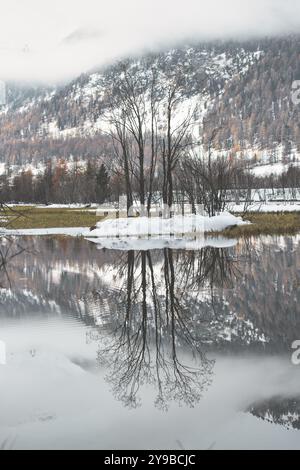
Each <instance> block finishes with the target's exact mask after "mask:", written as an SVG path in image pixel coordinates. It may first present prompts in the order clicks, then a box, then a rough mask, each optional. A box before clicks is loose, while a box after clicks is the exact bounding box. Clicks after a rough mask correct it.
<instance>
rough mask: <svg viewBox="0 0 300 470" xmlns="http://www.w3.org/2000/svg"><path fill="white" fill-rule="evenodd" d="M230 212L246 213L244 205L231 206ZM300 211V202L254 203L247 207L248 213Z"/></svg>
mask: <svg viewBox="0 0 300 470" xmlns="http://www.w3.org/2000/svg"><path fill="white" fill-rule="evenodd" d="M229 208H230V210H231V211H232V212H236V213H240V214H241V213H244V212H245V206H244V204H232V205H231V204H230V207H229ZM299 211H300V202H299V203H295V204H289V203H286V204H283V203H267V204H263V203H258V202H256V203H254V204H251V206H250V207H247V212H261V213H268V212H299Z"/></svg>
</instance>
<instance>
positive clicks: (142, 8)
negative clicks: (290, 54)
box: [0, 0, 300, 83]
mask: <svg viewBox="0 0 300 470" xmlns="http://www.w3.org/2000/svg"><path fill="white" fill-rule="evenodd" d="M1 18H2V22H1V29H0V61H1V62H0V63H1V67H0V79H2V80H20V81H24V80H25V81H35V82H37V81H43V82H47V83H51V82H52V83H53V82H59V81H62V80H67V79H70V78H72V77H75V76H77V75H78V74H80V73H82V72H85V71H88V70H90V69H91V68H94V67H97V66H101V65H103V64H106V63H109V62H111V61H113V60H114V59H116V58H118V57H122V56H124V55H130V54H138V53H140V52H143V51H145V50H158V49H159V48H162V47H167V46H171V45H175V44H178V43H180V42H182V41H192V40H211V39H226V38H240V39H244V38H249V37H255V36H270V35H278V34H285V33H297V32H300V4H299V0H251V1H241V0H209V1H207V0H184V1H176V0H151V1H150V0H110V1H109V2H107V1H104V0H84V1H83V0H51V1H50V0H47V1H44V2H41V1H40V0H10V2H7V3H6V5H2V6H1Z"/></svg>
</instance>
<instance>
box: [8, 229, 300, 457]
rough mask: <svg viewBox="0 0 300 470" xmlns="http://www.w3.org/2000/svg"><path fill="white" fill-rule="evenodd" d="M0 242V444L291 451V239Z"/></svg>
mask: <svg viewBox="0 0 300 470" xmlns="http://www.w3.org/2000/svg"><path fill="white" fill-rule="evenodd" d="M0 244H1V259H0V265H1V271H0V340H1V341H3V342H5V344H6V365H1V366H0V383H1V400H0V447H1V446H2V447H5V448H18V449H20V448H21V449H23V448H27V449H28V448H34V449H38V448H42V449H45V448H50V449H53V448H92V449H96V448H106V449H126V448H131V449H132V448H156V449H162V448H170V449H180V448H182V447H183V448H185V449H189V448H194V449H207V448H215V449H218V448H233V449H238V448H300V366H296V365H293V364H292V361H291V356H292V353H293V350H292V348H291V345H292V343H293V342H294V341H295V340H297V339H299V340H300V237H278V238H270V237H269V238H268V237H264V238H261V239H253V240H252V241H249V242H239V243H238V244H237V245H236V246H235V247H231V248H222V249H217V248H205V249H202V250H199V251H179V250H171V249H165V250H152V251H129V252H125V251H114V250H105V249H97V246H96V245H95V244H93V243H90V242H88V241H85V240H81V239H72V238H70V239H68V238H42V237H36V238H34V237H32V238H18V239H14V240H2V241H1V242H0ZM1 260H2V261H1Z"/></svg>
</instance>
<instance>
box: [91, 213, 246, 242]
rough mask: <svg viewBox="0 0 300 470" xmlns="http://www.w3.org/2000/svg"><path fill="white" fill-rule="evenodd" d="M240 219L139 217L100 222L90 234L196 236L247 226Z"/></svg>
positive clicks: (111, 235) (195, 216)
mask: <svg viewBox="0 0 300 470" xmlns="http://www.w3.org/2000/svg"><path fill="white" fill-rule="evenodd" d="M248 223H249V222H244V221H243V220H242V219H241V218H240V217H235V216H234V215H231V214H229V213H228V212H224V213H222V214H220V215H217V216H215V217H205V216H202V215H185V216H179V215H176V216H174V217H173V218H171V219H162V218H160V217H153V218H148V217H137V218H121V219H110V220H105V221H103V222H98V224H97V228H96V229H95V230H92V231H91V232H90V234H89V236H90V237H91V236H92V237H97V238H101V237H122V236H123V237H126V236H140V237H142V236H147V235H151V236H152V235H156V236H159V235H162V236H164V235H167V236H168V235H170V234H172V235H176V234H195V233H205V232H212V231H215V232H217V231H222V230H224V229H226V228H228V227H232V226H235V225H245V224H248Z"/></svg>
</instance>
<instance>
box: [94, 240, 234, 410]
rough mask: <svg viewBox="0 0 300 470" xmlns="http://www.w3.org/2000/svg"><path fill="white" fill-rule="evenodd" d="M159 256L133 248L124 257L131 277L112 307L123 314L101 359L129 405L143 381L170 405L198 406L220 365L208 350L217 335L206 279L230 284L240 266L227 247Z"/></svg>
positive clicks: (105, 339) (122, 267)
mask: <svg viewBox="0 0 300 470" xmlns="http://www.w3.org/2000/svg"><path fill="white" fill-rule="evenodd" d="M157 256H158V254H157V253H156V254H155V253H154V254H153V252H150V251H142V252H134V251H129V252H128V253H127V254H126V259H124V258H123V259H122V260H121V261H120V266H119V269H120V272H122V276H124V285H123V286H122V288H121V289H120V292H119V293H118V295H119V299H118V301H117V309H116V312H111V313H112V315H114V316H116V317H117V320H116V322H115V323H114V327H113V329H112V331H111V332H110V334H109V335H104V336H103V337H102V338H101V347H100V349H99V352H98V359H99V363H100V364H101V365H102V366H104V367H106V368H108V370H109V372H108V375H107V381H108V382H109V383H110V384H111V387H112V391H113V393H114V395H115V396H116V398H117V399H118V400H121V401H122V402H123V403H124V404H125V405H126V406H128V407H133V408H135V407H137V406H138V405H139V404H140V399H139V390H140V387H141V386H143V385H147V384H151V385H153V386H154V387H155V389H156V399H155V405H156V406H157V407H158V408H159V409H162V410H167V409H168V406H169V403H170V402H171V401H175V402H177V403H178V404H185V405H188V406H190V407H193V406H194V405H195V404H196V403H197V402H198V401H199V400H200V398H201V396H202V393H203V391H204V390H205V389H206V388H207V387H208V386H209V385H210V383H211V381H212V376H213V367H214V361H213V360H211V359H209V358H208V356H207V354H206V351H205V344H206V343H207V342H209V338H208V337H207V333H205V335H204V336H205V337H204V338H203V335H202V331H201V322H202V320H203V321H205V318H202V312H201V311H199V309H198V310H197V308H196V306H197V297H198V296H199V295H200V293H201V288H202V287H204V286H206V285H209V286H210V287H211V288H212V287H213V286H214V285H218V286H229V285H230V283H231V282H232V277H233V276H235V275H237V272H238V270H237V268H236V266H235V259H234V258H233V257H231V256H230V255H229V254H228V252H227V250H224V249H215V248H206V249H204V250H201V251H200V252H197V253H195V252H181V253H178V252H176V254H174V252H173V251H172V250H171V249H164V250H163V257H162V258H163V259H162V261H160V262H159V258H158V259H157V258H155V257H157ZM160 257H161V253H160ZM195 291H196V295H195ZM187 298H189V301H188V300H187ZM191 299H193V302H194V306H192V305H191ZM122 306H126V307H124V308H122Z"/></svg>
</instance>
